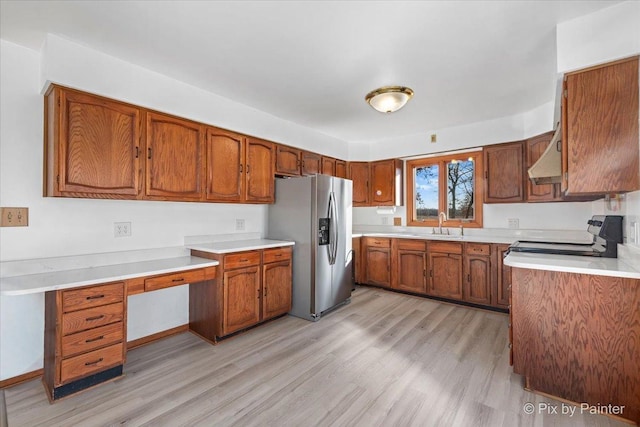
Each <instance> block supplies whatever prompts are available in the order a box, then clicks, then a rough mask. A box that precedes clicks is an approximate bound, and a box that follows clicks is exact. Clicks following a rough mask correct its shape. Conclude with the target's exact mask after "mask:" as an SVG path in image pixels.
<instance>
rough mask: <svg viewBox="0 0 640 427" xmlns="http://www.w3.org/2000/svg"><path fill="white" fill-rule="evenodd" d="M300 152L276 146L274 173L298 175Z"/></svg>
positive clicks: (283, 146) (284, 146)
mask: <svg viewBox="0 0 640 427" xmlns="http://www.w3.org/2000/svg"><path fill="white" fill-rule="evenodd" d="M300 157H301V151H300V150H298V149H295V148H291V147H287V146H286V145H279V144H278V145H276V173H277V174H279V175H300V167H301V159H300Z"/></svg>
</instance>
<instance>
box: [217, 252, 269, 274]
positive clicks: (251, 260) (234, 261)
mask: <svg viewBox="0 0 640 427" xmlns="http://www.w3.org/2000/svg"><path fill="white" fill-rule="evenodd" d="M250 265H260V252H240V253H237V254H229V255H225V256H224V269H225V270H229V269H232V268H240V267H248V266H250Z"/></svg>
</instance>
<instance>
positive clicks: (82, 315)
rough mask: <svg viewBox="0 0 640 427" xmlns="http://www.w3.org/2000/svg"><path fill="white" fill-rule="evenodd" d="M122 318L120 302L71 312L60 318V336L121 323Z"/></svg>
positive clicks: (122, 312) (122, 311) (122, 310)
mask: <svg viewBox="0 0 640 427" xmlns="http://www.w3.org/2000/svg"><path fill="white" fill-rule="evenodd" d="M123 318H124V308H123V304H122V302H118V303H115V304H109V305H103V306H100V307H94V308H87V309H85V310H78V311H72V312H71V313H65V314H64V316H62V335H69V334H73V333H75V332H79V331H84V330H87V329H92V328H96V327H98V326H103V325H108V324H109V323H115V322H121V321H122V320H123Z"/></svg>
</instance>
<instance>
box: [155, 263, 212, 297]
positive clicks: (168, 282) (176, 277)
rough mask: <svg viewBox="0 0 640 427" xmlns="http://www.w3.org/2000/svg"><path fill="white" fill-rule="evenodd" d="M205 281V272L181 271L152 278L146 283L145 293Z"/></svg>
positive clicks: (201, 270) (199, 270)
mask: <svg viewBox="0 0 640 427" xmlns="http://www.w3.org/2000/svg"><path fill="white" fill-rule="evenodd" d="M203 280H205V277H204V270H203V269H201V268H200V269H198V270H190V271H180V272H178V273H173V274H165V275H162V276H157V277H151V278H149V279H146V280H145V281H144V290H145V292H149V291H155V290H158V289H164V288H170V287H172V286H180V285H184V284H185V283H197V282H202V281H203Z"/></svg>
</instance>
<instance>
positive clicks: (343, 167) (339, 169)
mask: <svg viewBox="0 0 640 427" xmlns="http://www.w3.org/2000/svg"><path fill="white" fill-rule="evenodd" d="M335 176H337V177H338V178H346V177H347V162H345V161H344V160H338V159H336V173H335Z"/></svg>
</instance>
